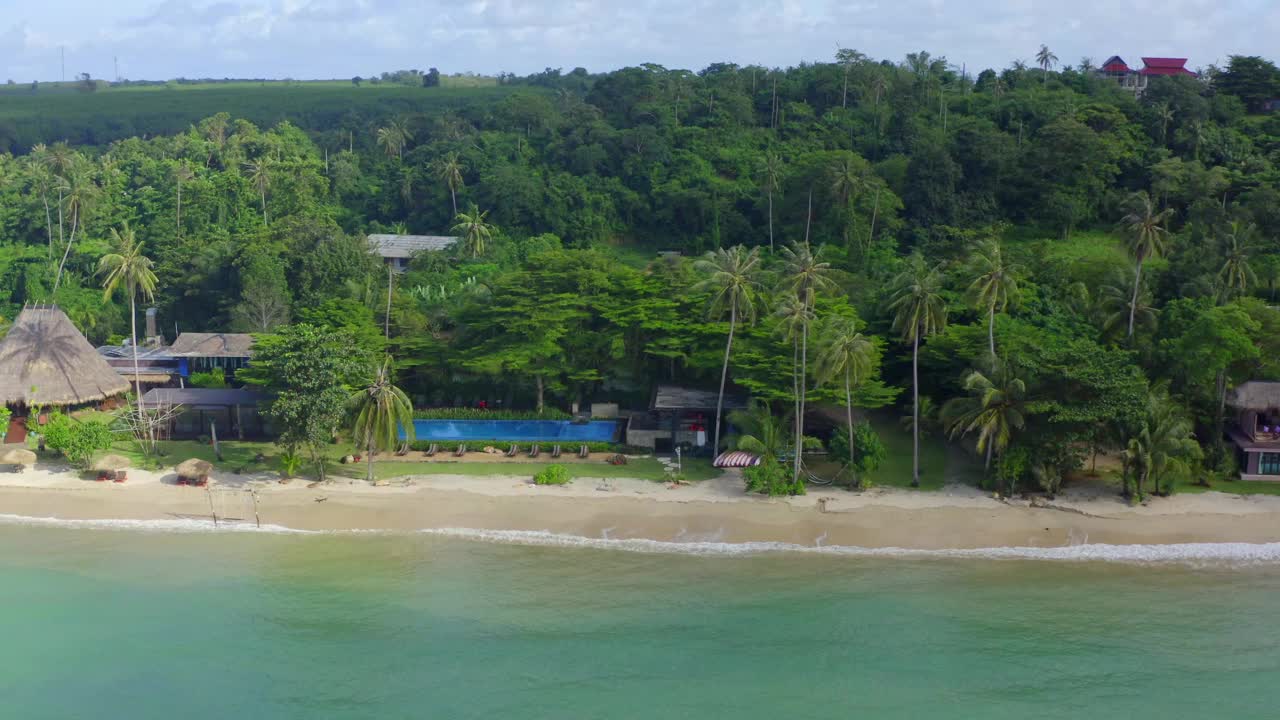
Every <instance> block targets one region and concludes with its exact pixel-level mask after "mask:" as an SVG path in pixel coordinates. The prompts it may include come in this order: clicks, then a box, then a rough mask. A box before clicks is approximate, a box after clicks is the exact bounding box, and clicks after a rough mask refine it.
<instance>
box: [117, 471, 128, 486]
mask: <svg viewBox="0 0 1280 720" xmlns="http://www.w3.org/2000/svg"><path fill="white" fill-rule="evenodd" d="M128 479H129V473H127V472H125V471H124V470H117V471H116V477H115V482H118V483H122V482H124V481H125V480H128Z"/></svg>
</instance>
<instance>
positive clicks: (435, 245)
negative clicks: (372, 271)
mask: <svg viewBox="0 0 1280 720" xmlns="http://www.w3.org/2000/svg"><path fill="white" fill-rule="evenodd" d="M457 242H458V238H456V237H449V236H446V235H370V236H369V249H370V250H372V251H373V252H374V253H376V254H377V255H378V257H380V258H382V261H383V262H384V263H386V264H387V265H390V266H391V267H392V269H394V270H395V271H396V272H404V271H405V269H406V268H408V267H409V262H410V261H411V260H413V257H414V256H415V255H417V254H418V253H422V252H436V251H439V250H448V249H449V248H451V247H453V246H454V244H456V243H457Z"/></svg>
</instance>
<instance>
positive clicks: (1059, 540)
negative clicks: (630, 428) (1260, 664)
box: [0, 466, 1280, 549]
mask: <svg viewBox="0 0 1280 720" xmlns="http://www.w3.org/2000/svg"><path fill="white" fill-rule="evenodd" d="M174 479H175V476H174V475H173V473H172V472H161V473H151V472H146V471H141V470H132V471H130V473H129V481H128V482H127V483H124V484H113V483H99V482H94V481H92V480H85V479H83V478H82V477H81V476H79V475H78V474H76V473H74V472H71V471H70V470H68V469H65V468H58V467H45V466H39V467H37V468H33V469H28V470H26V471H24V472H21V473H4V474H0V514H5V515H14V516H22V517H34V518H58V519H68V520H174V519H186V520H190V521H198V522H209V523H210V524H212V523H213V520H214V517H215V516H216V517H217V518H218V520H219V522H221V523H224V524H225V523H247V524H254V525H256V524H261V525H265V526H277V527H285V528H292V529H300V530H329V531H348V530H383V531H414V530H424V529H446V528H468V529H475V530H518V531H543V532H550V533H557V534H564V535H576V536H581V537H586V538H596V539H600V538H604V539H648V540H658V541H669V542H724V543H745V542H782V543H792V544H797V545H807V546H812V545H848V546H860V547H872V548H884V547H898V548H915V549H946V548H987V547H1058V546H1065V545H1078V544H1083V543H1105V544H1116V545H1128V544H1170V543H1200V542H1206V543H1207V542H1249V543H1262V542H1274V541H1280V497H1270V496H1238V495H1230V494H1224V493H1205V494H1201V495H1181V496H1176V497H1173V498H1162V499H1156V500H1153V501H1152V502H1151V503H1150V504H1148V505H1146V506H1139V507H1129V506H1127V505H1125V504H1124V503H1123V502H1121V500H1120V499H1119V498H1117V497H1114V496H1109V495H1101V494H1096V493H1094V494H1090V493H1085V492H1076V493H1067V494H1064V495H1062V496H1059V497H1058V498H1057V499H1056V500H1054V501H1053V502H1052V503H1051V505H1050V506H1049V507H1033V506H1032V505H1031V504H1030V503H1028V502H1026V501H1001V500H996V499H993V498H992V497H990V496H989V495H987V494H985V493H982V492H981V491H979V490H977V489H974V488H970V487H964V486H953V487H948V488H946V489H944V490H942V491H940V492H931V493H925V492H908V491H902V490H892V489H875V490H871V491H868V492H864V493H851V492H847V491H845V490H840V489H823V488H811V490H810V493H809V495H807V496H804V497H800V498H789V499H768V498H761V497H755V496H748V495H744V494H743V492H742V490H741V487H742V485H741V480H740V479H739V478H738V477H736V476H735V475H733V474H728V475H725V476H723V477H721V478H717V479H715V480H709V481H705V482H701V483H698V484H695V485H691V486H678V487H672V486H668V485H665V484H661V483H655V482H650V481H644V480H630V479H619V478H613V479H609V480H604V479H589V478H579V479H577V480H575V481H574V482H572V483H571V484H569V485H567V486H563V487H538V486H535V485H533V484H531V482H530V481H529V479H528V478H527V477H515V476H484V477H476V476H461V475H431V476H417V477H405V478H401V479H397V480H393V481H389V482H387V483H386V484H380V485H378V486H371V485H368V484H366V483H363V482H356V483H351V482H348V481H346V480H339V481H336V482H332V483H326V484H321V485H315V486H314V487H312V486H309V485H310V484H309V483H307V482H304V481H301V480H294V481H292V482H290V483H288V484H280V483H279V482H277V481H276V480H275V479H274V478H272V477H267V476H261V477H248V476H237V475H222V474H219V475H217V476H215V478H214V480H213V483H212V484H211V486H210V487H209V488H208V489H205V488H193V487H182V486H177V485H175V484H174Z"/></svg>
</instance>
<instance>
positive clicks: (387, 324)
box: [383, 265, 395, 340]
mask: <svg viewBox="0 0 1280 720" xmlns="http://www.w3.org/2000/svg"><path fill="white" fill-rule="evenodd" d="M393 272H394V271H393V270H392V269H391V266H390V265H388V266H387V317H386V320H385V321H384V323H383V334H384V336H385V338H386V339H387V340H390V339H391V285H392V281H393V280H394V278H395V276H394V275H393V274H392V273H393Z"/></svg>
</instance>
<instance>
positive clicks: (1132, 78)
mask: <svg viewBox="0 0 1280 720" xmlns="http://www.w3.org/2000/svg"><path fill="white" fill-rule="evenodd" d="M1096 73H1097V76H1098V77H1100V78H1105V79H1107V80H1111V81H1113V82H1115V83H1116V84H1117V85H1119V86H1120V87H1122V88H1124V89H1125V90H1128V91H1130V92H1132V93H1133V94H1135V95H1141V94H1142V93H1143V91H1145V90H1146V89H1147V83H1148V82H1149V81H1150V79H1151V78H1153V77H1158V76H1161V75H1165V76H1176V75H1183V76H1187V77H1198V76H1197V75H1196V74H1195V73H1193V72H1191V71H1190V70H1188V69H1187V59H1186V58H1165V57H1144V58H1142V68H1141V69H1136V70H1135V69H1133V68H1130V67H1129V64H1128V63H1126V62H1125V61H1124V58H1122V57H1120V56H1119V55H1112V56H1111V57H1110V58H1107V61H1106V62H1105V63H1103V64H1102V67H1100V68H1098V70H1097V71H1096Z"/></svg>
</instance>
